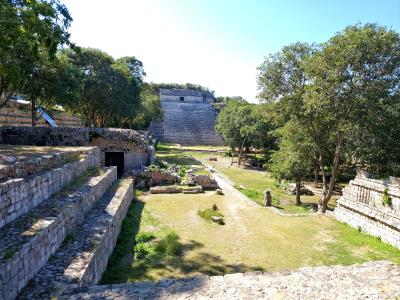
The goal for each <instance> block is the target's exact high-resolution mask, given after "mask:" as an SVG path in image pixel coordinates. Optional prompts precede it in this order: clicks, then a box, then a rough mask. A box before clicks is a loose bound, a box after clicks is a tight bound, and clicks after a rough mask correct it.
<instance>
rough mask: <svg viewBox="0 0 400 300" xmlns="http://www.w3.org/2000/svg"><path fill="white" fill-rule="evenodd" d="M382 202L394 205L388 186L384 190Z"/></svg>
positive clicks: (386, 204)
mask: <svg viewBox="0 0 400 300" xmlns="http://www.w3.org/2000/svg"><path fill="white" fill-rule="evenodd" d="M382 204H383V205H385V206H389V207H392V197H391V196H390V195H389V191H388V188H385V189H384V190H383V195H382Z"/></svg>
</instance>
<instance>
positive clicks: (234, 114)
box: [215, 99, 271, 164]
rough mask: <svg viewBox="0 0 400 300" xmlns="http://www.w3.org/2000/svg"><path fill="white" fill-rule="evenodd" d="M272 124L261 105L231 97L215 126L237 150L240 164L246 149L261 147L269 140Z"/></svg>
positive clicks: (226, 141)
mask: <svg viewBox="0 0 400 300" xmlns="http://www.w3.org/2000/svg"><path fill="white" fill-rule="evenodd" d="M270 125H271V124H270V122H269V119H268V117H267V116H266V114H265V110H264V111H263V110H262V109H261V106H260V105H255V104H250V103H247V102H245V101H243V100H239V101H238V100H236V99H235V100H234V99H230V100H228V103H227V105H226V106H225V107H224V108H223V109H222V111H221V112H220V113H219V115H218V118H217V122H216V125H215V128H216V130H217V132H219V133H220V134H221V135H222V136H223V138H224V140H225V143H226V144H227V145H228V146H229V147H230V148H231V149H232V151H233V152H237V155H238V164H240V163H241V158H242V156H243V154H244V152H245V150H246V149H248V148H250V147H255V148H260V147H262V146H263V145H264V144H265V142H266V141H268V137H269V136H268V134H269V131H270ZM236 150H237V151H236Z"/></svg>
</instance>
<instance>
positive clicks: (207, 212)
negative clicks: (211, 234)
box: [197, 208, 224, 222]
mask: <svg viewBox="0 0 400 300" xmlns="http://www.w3.org/2000/svg"><path fill="white" fill-rule="evenodd" d="M197 215H198V216H200V217H202V218H203V219H204V220H206V221H208V222H211V221H212V220H211V218H212V217H219V218H223V217H224V215H223V214H221V212H220V211H219V210H218V209H216V210H215V209H213V208H207V209H199V210H198V211H197Z"/></svg>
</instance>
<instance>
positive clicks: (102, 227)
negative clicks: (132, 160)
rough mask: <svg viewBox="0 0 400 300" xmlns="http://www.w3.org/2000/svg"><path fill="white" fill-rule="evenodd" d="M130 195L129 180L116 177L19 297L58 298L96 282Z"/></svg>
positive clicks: (131, 182)
mask: <svg viewBox="0 0 400 300" xmlns="http://www.w3.org/2000/svg"><path fill="white" fill-rule="evenodd" d="M132 199H133V180H132V179H122V180H119V181H117V182H116V183H115V184H114V185H113V186H112V187H111V188H110V189H109V191H107V192H106V194H105V195H104V196H103V197H102V198H101V200H100V201H98V203H96V205H95V206H94V207H93V209H92V211H91V212H90V213H88V214H87V215H86V216H85V221H84V223H83V224H82V225H81V226H80V228H79V230H78V231H77V232H75V234H74V238H73V240H71V241H69V242H66V243H64V244H63V245H62V246H61V248H60V249H59V250H58V251H57V252H56V253H55V255H54V256H53V257H52V258H51V259H50V260H49V262H48V264H47V265H46V266H45V267H43V268H42V269H41V270H40V271H39V273H38V274H37V276H36V277H35V278H34V280H32V281H31V283H30V284H29V286H28V287H27V288H26V289H24V291H23V292H22V294H21V295H20V297H21V298H22V299H55V298H57V299H58V298H59V296H60V295H61V294H63V293H66V292H68V291H71V289H74V288H76V287H82V286H84V287H87V286H91V285H93V284H96V283H98V281H99V280H100V278H101V276H102V273H103V272H104V270H105V269H106V267H107V262H108V258H109V257H110V255H111V254H112V251H113V249H114V246H115V244H116V242H117V238H118V235H119V232H120V229H121V225H122V221H123V219H124V218H125V215H126V213H127V211H128V209H129V206H130V204H131V202H132Z"/></svg>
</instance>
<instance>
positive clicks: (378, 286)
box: [61, 261, 400, 300]
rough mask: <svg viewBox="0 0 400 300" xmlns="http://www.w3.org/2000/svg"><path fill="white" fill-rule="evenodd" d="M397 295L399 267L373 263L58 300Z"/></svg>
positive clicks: (124, 287)
mask: <svg viewBox="0 0 400 300" xmlns="http://www.w3.org/2000/svg"><path fill="white" fill-rule="evenodd" d="M399 295H400V266H398V265H396V264H393V263H390V262H387V261H377V262H368V263H364V264H362V265H352V266H329V267H328V266H322V267H314V268H311V267H310V268H301V269H298V270H294V271H286V272H277V273H268V272H251V273H237V274H228V275H224V276H212V277H209V276H198V277H194V278H184V279H167V280H161V281H159V282H157V283H152V282H139V283H130V284H129V283H125V284H115V285H114V284H113V285H110V286H96V287H91V288H88V289H85V290H81V291H79V292H78V293H76V294H71V295H68V296H65V297H64V298H61V299H71V300H78V299H87V300H88V299H96V300H100V299H365V298H368V299H396V297H399Z"/></svg>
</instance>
